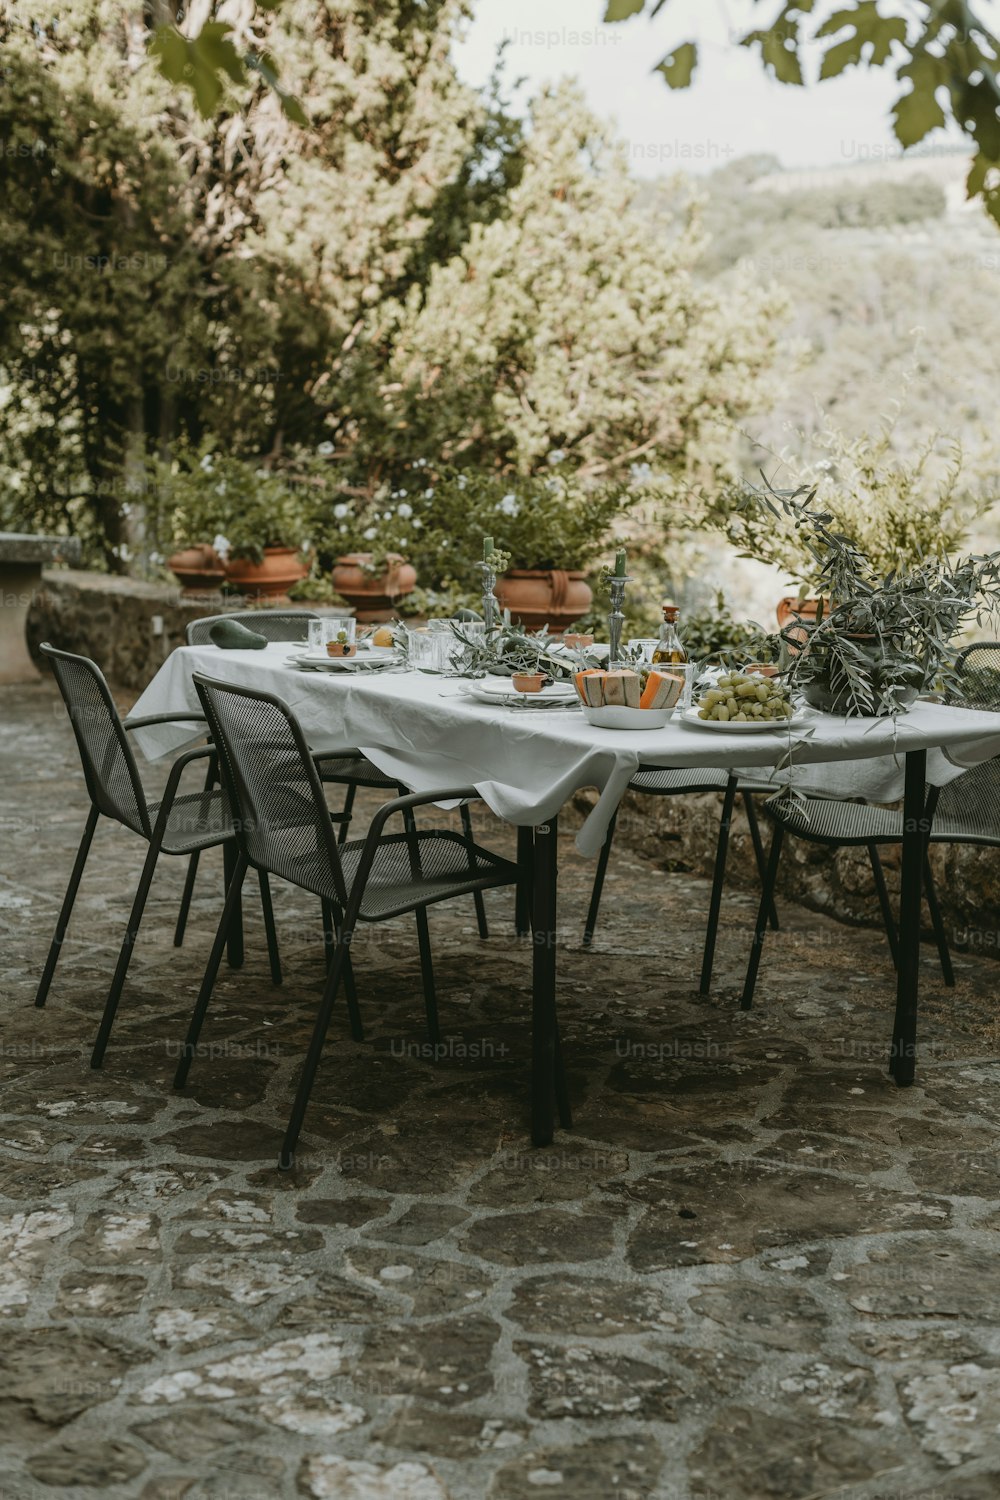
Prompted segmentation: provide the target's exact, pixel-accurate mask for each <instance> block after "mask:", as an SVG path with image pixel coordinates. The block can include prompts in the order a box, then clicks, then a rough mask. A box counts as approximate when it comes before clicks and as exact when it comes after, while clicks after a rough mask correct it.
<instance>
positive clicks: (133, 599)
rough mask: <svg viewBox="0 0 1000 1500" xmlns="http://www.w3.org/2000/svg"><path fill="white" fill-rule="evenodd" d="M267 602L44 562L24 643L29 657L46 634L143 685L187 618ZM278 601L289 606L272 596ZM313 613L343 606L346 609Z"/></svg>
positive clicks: (120, 679)
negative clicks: (52, 566)
mask: <svg viewBox="0 0 1000 1500" xmlns="http://www.w3.org/2000/svg"><path fill="white" fill-rule="evenodd" d="M268 607H269V606H268V605H267V604H259V605H258V604H255V602H254V601H252V600H248V599H244V598H241V597H238V596H233V595H222V594H219V593H205V594H199V595H191V594H184V593H183V592H182V591H181V589H180V588H179V587H178V586H177V585H176V584H174V585H171V584H161V583H145V582H142V581H140V580H138V579H134V578H119V577H115V576H113V575H109V574H107V573H87V572H82V571H78V570H76V569H72V568H59V569H46V570H45V571H44V572H43V573H42V584H41V587H40V588H39V590H38V592H37V594H36V595H35V598H34V601H33V602H32V605H31V609H30V611H29V613H28V645H29V649H30V650H31V651H32V654H33V655H34V656H35V658H36V660H40V657H39V655H38V647H39V645H40V643H41V642H42V641H48V642H50V644H51V645H53V646H58V647H60V648H61V649H62V650H65V651H78V652H81V653H82V654H83V655H85V656H90V657H92V658H93V659H94V661H96V662H97V663H98V665H99V666H100V667H101V670H102V671H103V672H104V674H105V676H106V677H108V678H109V679H110V680H111V681H112V682H114V683H116V684H118V685H120V686H121V687H127V688H135V689H142V688H144V687H145V686H146V684H147V683H148V682H149V680H150V678H151V677H153V676H155V674H156V672H157V671H158V670H159V668H160V667H161V666H162V665H163V662H164V661H165V659H166V658H167V657H168V656H169V655H170V653H171V651H173V650H174V648H175V647H176V646H183V645H184V642H185V638H186V637H185V632H186V628H187V626H188V624H189V622H190V621H191V620H199V619H202V618H203V617H204V616H205V615H221V614H232V613H235V612H236V611H239V610H245V609H251V608H260V609H262V610H265V609H267V608H268ZM271 607H277V608H279V609H280V608H284V609H287V608H289V605H288V604H287V603H284V604H282V603H280V602H279V603H277V604H276V605H275V606H271ZM291 607H293V608H298V609H310V608H315V606H311V605H306V604H301V605H294V606H291ZM318 612H319V613H335V614H343V613H346V612H347V611H344V610H333V611H329V610H326V609H323V608H321V609H320V610H319V611H318Z"/></svg>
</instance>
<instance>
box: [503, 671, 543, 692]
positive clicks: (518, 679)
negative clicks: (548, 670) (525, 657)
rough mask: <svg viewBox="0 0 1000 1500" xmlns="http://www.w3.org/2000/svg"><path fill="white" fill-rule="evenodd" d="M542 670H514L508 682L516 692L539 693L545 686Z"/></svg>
mask: <svg viewBox="0 0 1000 1500" xmlns="http://www.w3.org/2000/svg"><path fill="white" fill-rule="evenodd" d="M545 680H546V679H545V674H544V673H543V672H515V673H513V675H512V676H511V679H510V682H511V686H512V687H513V689H514V691H515V692H517V693H540V692H541V691H542V688H543V687H544V686H545Z"/></svg>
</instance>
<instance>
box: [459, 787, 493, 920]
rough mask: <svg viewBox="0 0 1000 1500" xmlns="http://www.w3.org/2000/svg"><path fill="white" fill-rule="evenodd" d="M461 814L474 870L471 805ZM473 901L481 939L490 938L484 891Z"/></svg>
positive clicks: (474, 847)
mask: <svg viewBox="0 0 1000 1500" xmlns="http://www.w3.org/2000/svg"><path fill="white" fill-rule="evenodd" d="M459 813H460V815H461V819H462V833H463V835H464V837H465V842H466V845H467V847H468V850H469V868H470V869H474V868H475V858H476V853H475V850H476V840H475V837H474V836H473V832H472V818H471V816H470V814H469V804H468V803H467V802H463V803H462V805H461V807H460V808H459ZM472 899H473V900H474V901H475V903H476V924H477V926H478V928H479V936H480V937H481V938H488V937H489V935H490V929H489V925H488V923H487V921H486V905H485V903H484V901H483V893H482V891H474V892H473V897H472Z"/></svg>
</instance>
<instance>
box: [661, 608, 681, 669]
mask: <svg viewBox="0 0 1000 1500" xmlns="http://www.w3.org/2000/svg"><path fill="white" fill-rule="evenodd" d="M679 614H680V610H679V609H678V608H677V606H676V605H675V604H664V606H663V624H662V625H661V626H660V638H659V640H658V641H657V643H656V646H655V648H654V650H653V666H654V667H657V666H659V667H677V666H682V665H683V664H684V663H685V662H686V661H687V659H688V657H687V652H686V651H685V650H684V647H683V646H682V645H681V638H680V636H679V635H678V634H677V617H678V616H679Z"/></svg>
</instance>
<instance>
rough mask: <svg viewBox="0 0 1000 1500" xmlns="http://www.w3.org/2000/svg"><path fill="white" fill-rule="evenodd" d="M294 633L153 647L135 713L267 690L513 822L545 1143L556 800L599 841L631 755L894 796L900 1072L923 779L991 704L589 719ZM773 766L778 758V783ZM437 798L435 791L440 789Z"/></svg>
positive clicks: (911, 1027) (552, 1049) (156, 747)
mask: <svg viewBox="0 0 1000 1500" xmlns="http://www.w3.org/2000/svg"><path fill="white" fill-rule="evenodd" d="M293 652H294V647H292V646H290V645H289V644H288V643H272V644H270V645H268V646H267V648H266V649H264V650H261V651H227V650H223V649H220V648H219V647H217V646H214V645H204V646H184V647H179V648H178V649H177V650H175V651H174V652H173V653H172V654H171V655H170V656H169V657H168V658H167V660H166V661H165V662H164V664H163V666H162V667H161V668H160V670H159V671H158V672H157V674H156V676H155V678H154V679H153V681H152V682H151V683H150V684H149V686H148V687H147V688H146V690H145V691H144V693H143V694H142V696H141V698H140V699H139V701H138V702H137V703H136V705H135V707H134V709H133V711H132V716H133V717H135V718H140V717H143V716H145V715H149V714H161V713H182V712H184V711H190V710H193V711H195V712H198V711H199V709H200V705H199V701H198V697H197V693H196V691H195V686H194V681H193V674H194V673H195V672H201V673H205V674H206V675H208V676H210V677H215V678H218V679H220V680H221V681H225V682H231V683H236V684H239V685H241V686H245V687H253V688H257V689H259V690H261V691H265V692H269V693H273V694H274V695H275V696H277V697H279V698H280V699H282V700H283V701H284V702H285V703H286V704H288V706H289V707H290V708H291V709H292V710H293V712H294V713H295V714H296V716H297V717H298V719H299V722H300V723H301V725H302V729H303V732H304V734H305V736H306V738H307V740H308V741H309V743H310V746H311V748H312V749H313V750H314V751H315V752H322V753H330V754H332V753H334V752H338V751H344V750H346V749H349V748H356V749H360V750H361V751H363V753H364V754H365V755H367V756H368V758H369V759H370V760H371V761H372V762H373V763H374V764H375V765H376V766H377V767H378V768H379V769H380V770H381V771H384V772H385V773H386V774H388V775H390V776H391V777H392V778H393V779H394V780H398V781H399V782H401V783H402V784H403V785H405V786H407V787H409V788H410V789H411V790H412V791H415V792H428V791H434V790H437V789H439V788H447V787H458V786H463V787H469V786H473V787H475V789H476V791H477V792H478V794H479V796H480V797H482V799H483V801H484V802H485V803H486V804H487V805H488V806H489V807H490V808H491V809H492V811H493V812H494V813H495V814H496V815H497V816H498V817H500V818H502V819H504V820H505V821H507V822H508V823H511V824H514V825H516V826H517V828H518V853H519V860H520V862H521V864H522V867H525V866H527V867H528V868H529V869H530V886H531V912H532V922H531V928H532V936H533V944H534V951H533V974H532V987H533V998H532V1102H531V1115H532V1124H531V1135H532V1141H533V1143H534V1144H535V1145H536V1146H544V1145H548V1144H549V1143H550V1141H551V1140H552V1135H553V1128H554V1101H555V1092H556V1066H555V1060H556V1046H557V1032H556V1005H555V1000H556V942H557V931H556V911H557V908H556V885H557V875H558V860H557V835H558V818H559V813H560V810H561V809H562V808H563V806H564V805H565V804H566V802H567V801H568V800H569V799H570V798H571V797H572V796H573V795H574V794H575V793H576V792H578V791H580V790H581V789H583V788H585V787H591V788H596V789H597V791H598V798H597V802H596V804H595V806H594V807H593V809H592V810H591V811H590V813H589V815H588V816H587V817H586V819H585V820H584V822H583V824H582V826H581V828H580V830H579V832H578V833H577V837H576V845H577V848H578V849H579V851H580V852H581V853H582V854H584V855H588V856H596V855H597V854H598V853H599V851H600V848H601V846H602V844H603V842H604V838H605V835H606V833H607V828H608V824H609V823H610V820H611V818H612V815H613V814H614V812H615V810H616V808H617V807H618V804H619V802H620V800H621V798H622V796H623V794H624V792H625V790H626V788H627V787H628V783H629V781H630V779H631V778H632V776H634V775H635V773H636V771H637V770H638V769H639V767H640V765H641V766H643V767H649V766H658V767H668V768H672V769H692V770H704V769H708V768H712V769H724V770H730V769H739V768H749V767H754V768H755V769H756V770H757V772H758V774H759V771H760V768H761V767H772V768H774V767H777V766H779V764H780V763H781V762H782V761H783V760H784V759H785V758H786V757H787V754H788V750H789V743H790V740H791V741H792V743H793V769H794V778H795V782H796V784H797V785H800V786H802V787H803V788H804V789H808V788H809V787H810V786H815V787H816V788H817V789H820V788H821V789H822V791H823V792H824V794H825V795H841V796H849V797H861V798H866V799H868V800H872V801H881V802H889V801H895V800H898V799H899V797H900V796H901V795H902V799H903V826H902V872H901V890H900V921H899V958H898V968H897V980H896V1008H895V1016H894V1021H893V1029H892V1039H891V1043H890V1047H889V1058H888V1065H889V1072H890V1074H891V1076H892V1077H893V1078H894V1080H895V1082H896V1083H897V1084H898V1085H900V1086H904V1087H905V1086H907V1085H909V1084H910V1083H912V1082H913V1077H914V1065H915V1056H916V1027H917V998H918V969H919V952H920V901H921V881H922V861H923V855H924V850H925V846H926V837H927V833H928V831H929V828H928V819H927V814H926V791H925V787H926V784H927V783H928V782H929V783H930V784H932V785H935V786H944V785H945V784H947V782H949V781H951V780H953V779H954V778H955V777H956V776H959V775H961V773H962V772H963V771H964V770H966V769H967V768H968V767H970V766H972V765H976V764H978V763H979V762H981V761H984V760H988V759H990V758H992V757H993V756H995V755H998V754H1000V713H987V712H984V711H981V710H978V709H964V708H954V707H945V706H943V705H941V704H937V703H930V702H923V701H921V702H917V703H914V704H913V705H912V706H911V707H910V708H909V709H908V711H907V712H905V713H900V714H899V715H897V716H896V717H894V718H883V719H856V718H855V719H847V718H841V717H839V716H836V715H832V714H823V713H817V712H814V711H812V710H807V711H806V713H805V715H804V721H803V723H802V724H801V725H800V726H799V727H797V728H795V729H792V730H789V729H785V728H781V727H778V728H776V729H775V730H773V731H765V732H762V733H759V734H737V733H735V732H724V731H719V730H715V729H709V728H704V727H701V726H699V725H695V724H691V723H689V722H685V721H683V720H681V719H679V718H673V719H671V720H670V721H669V722H668V723H667V724H666V725H665V727H664V728H662V729H656V730H652V731H645V730H644V731H642V732H632V731H628V730H612V729H603V728H600V729H599V728H596V727H594V726H592V725H590V724H589V723H588V722H587V720H586V719H585V717H584V716H583V714H582V712H581V711H580V710H579V709H578V708H577V707H575V706H574V705H572V704H566V705H565V706H563V705H559V706H554V707H551V708H549V707H546V708H544V709H543V708H541V707H538V708H535V707H531V708H520V707H517V708H511V707H508V706H506V705H504V704H500V703H487V702H483V701H480V700H478V699H476V698H473V697H470V696H468V694H467V693H466V692H465V691H464V688H465V684H464V683H463V681H462V680H461V679H457V678H454V677H449V676H446V675H439V674H431V673H424V672H419V671H407V670H393V669H387V670H384V671H381V672H363V671H357V672H343V673H341V672H324V671H312V670H306V671H304V670H302V669H300V668H299V667H297V666H296V665H295V664H294V661H293V660H291V657H292V655H293ZM197 738H199V731H198V729H197V726H191V725H187V724H181V725H178V724H157V725H152V726H149V727H147V728H144V729H139V730H137V731H136V732H135V739H136V741H137V742H138V744H139V746H140V748H141V750H142V751H143V754H144V755H145V756H146V757H147V758H148V759H151V760H155V759H157V758H159V757H161V756H164V755H168V754H171V753H172V752H174V751H176V750H178V749H180V748H182V747H183V746H186V745H188V744H190V743H191V742H192V741H193V740H195V739H197ZM785 775H786V772H785V771H776V772H775V789H776V790H777V789H778V787H779V786H780V785H781V784H782V782H783V780H784V777H785ZM442 805H445V804H442Z"/></svg>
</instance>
